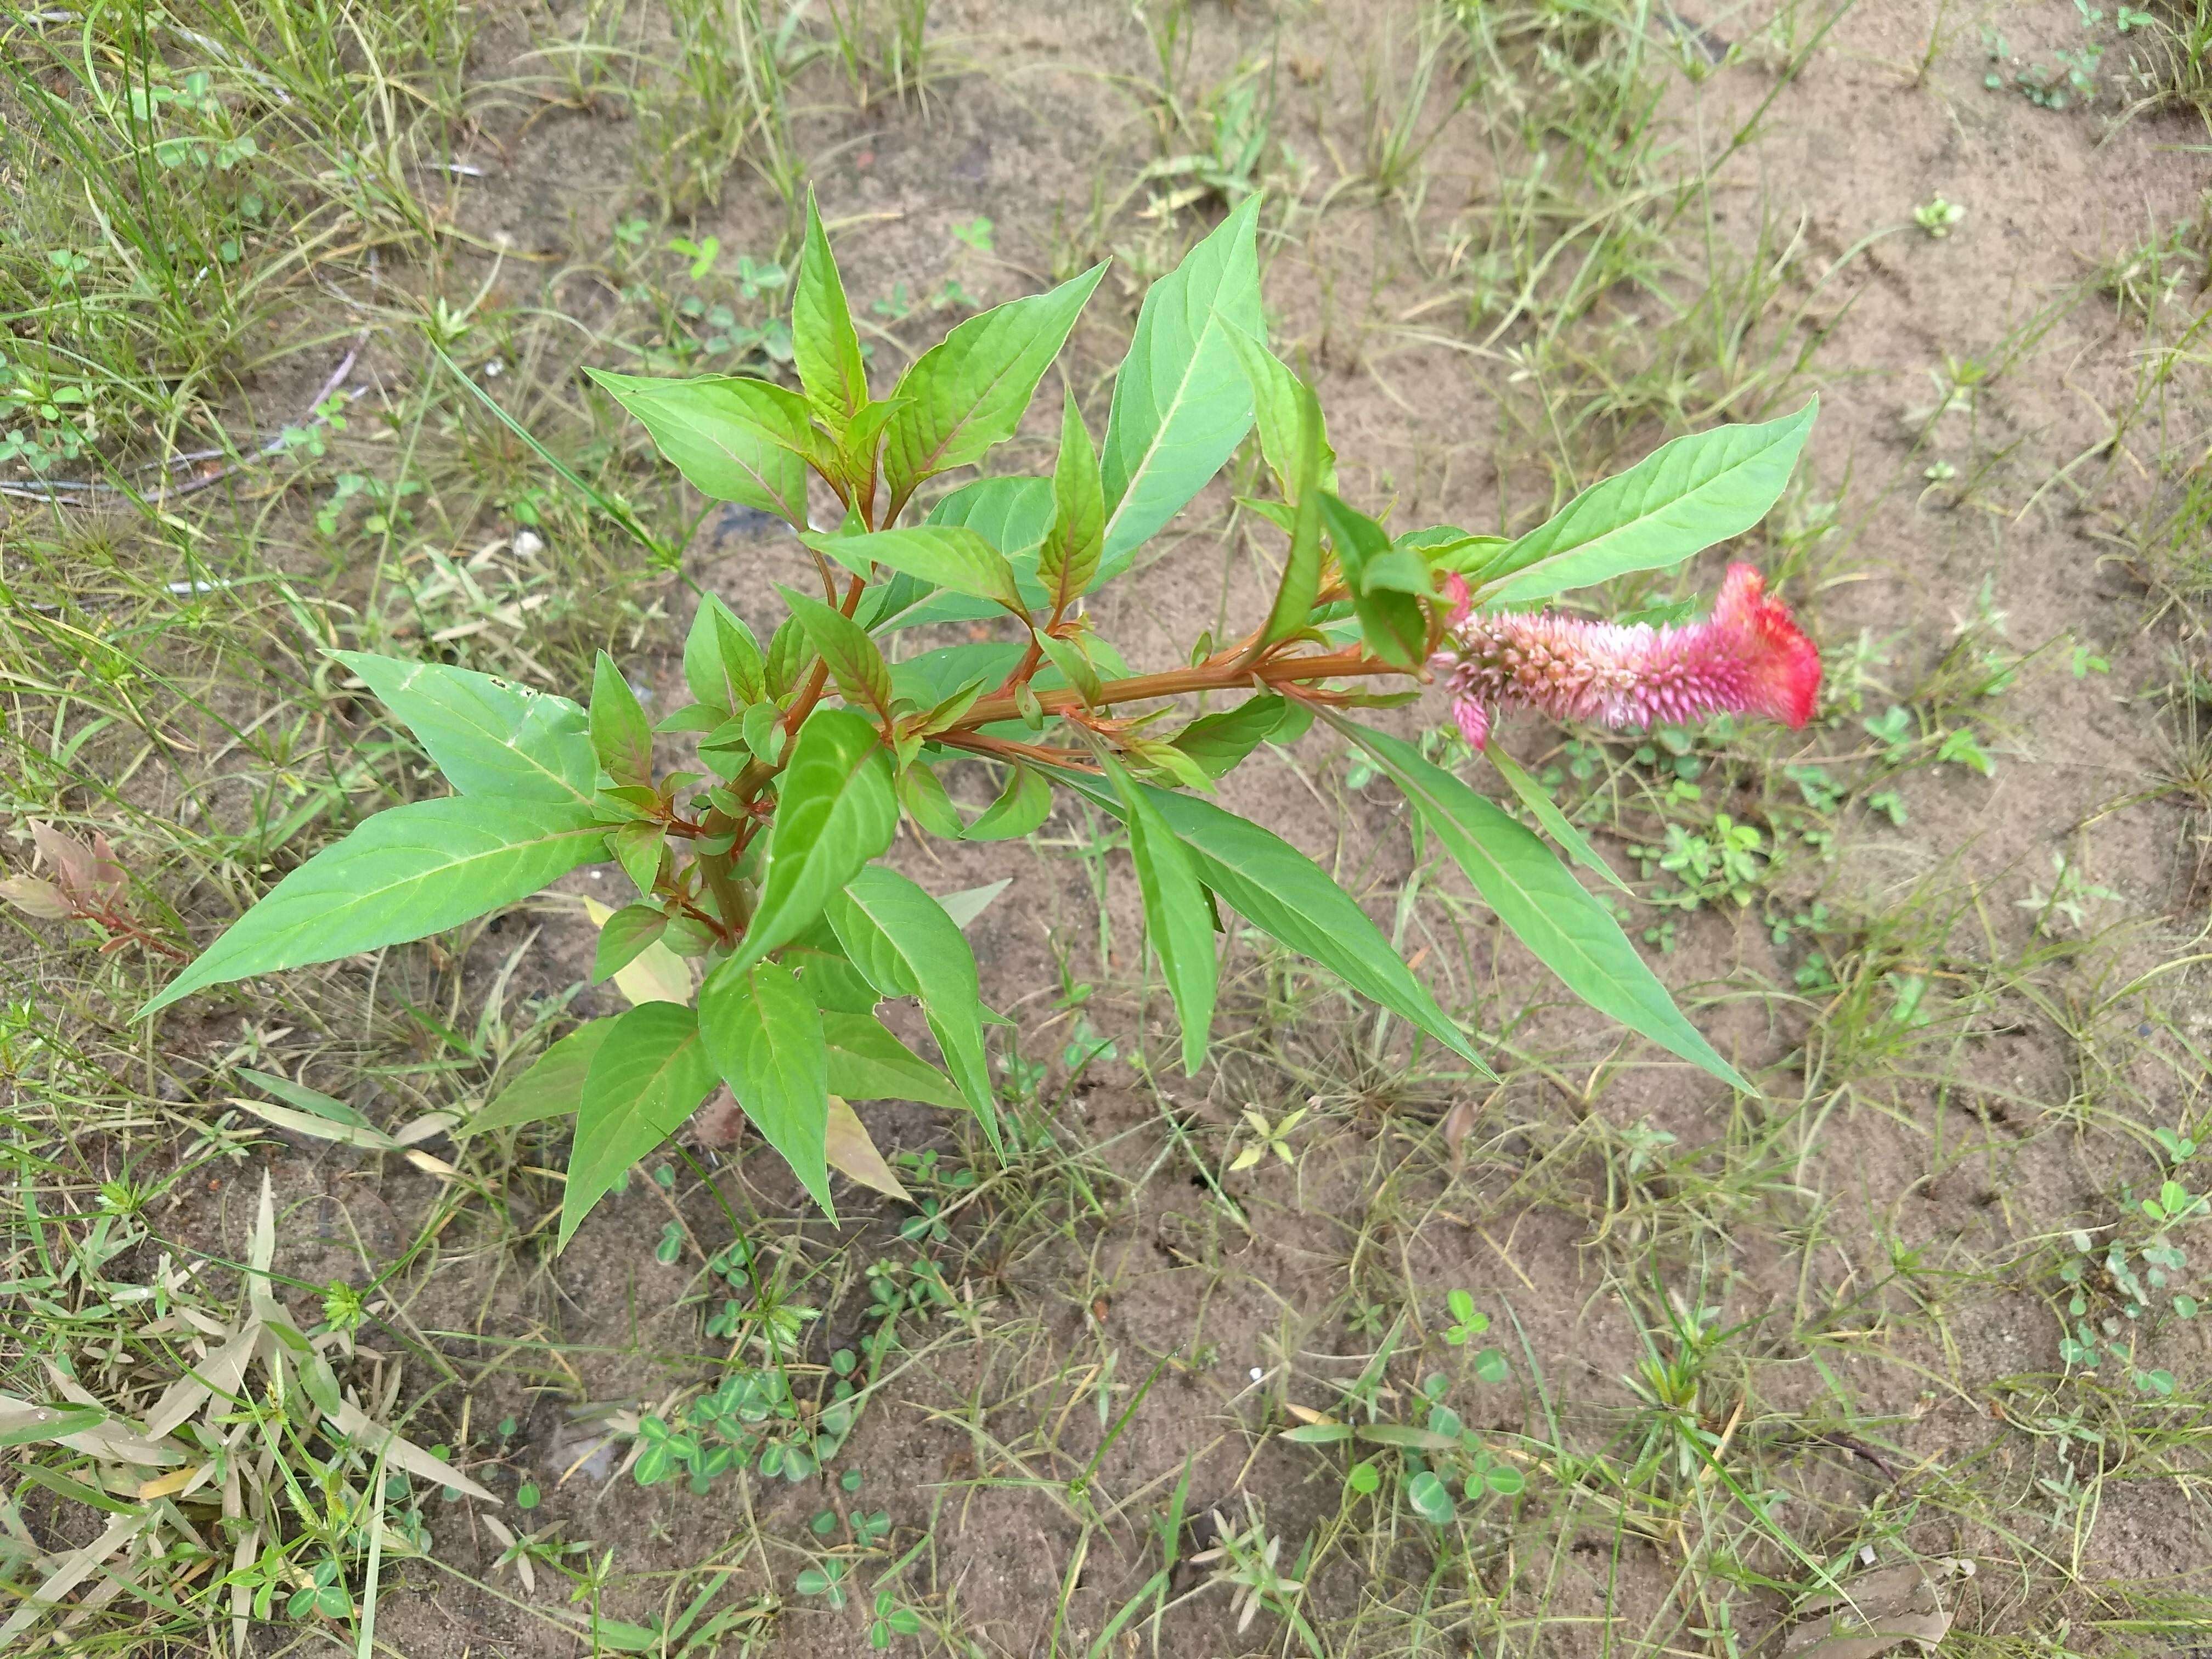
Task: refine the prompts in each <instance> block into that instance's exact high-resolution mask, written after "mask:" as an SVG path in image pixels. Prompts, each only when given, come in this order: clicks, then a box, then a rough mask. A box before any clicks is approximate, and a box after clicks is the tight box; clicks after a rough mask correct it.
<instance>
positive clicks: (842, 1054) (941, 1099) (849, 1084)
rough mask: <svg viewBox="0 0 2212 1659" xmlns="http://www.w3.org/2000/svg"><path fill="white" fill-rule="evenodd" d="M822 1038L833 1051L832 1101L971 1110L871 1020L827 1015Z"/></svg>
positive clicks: (866, 1016)
mask: <svg viewBox="0 0 2212 1659" xmlns="http://www.w3.org/2000/svg"><path fill="white" fill-rule="evenodd" d="M822 1036H823V1041H824V1042H827V1043H828V1044H829V1092H830V1093H831V1094H833V1095H842V1096H843V1097H845V1098H846V1099H847V1100H913V1101H919V1102H920V1103H921V1104H923V1105H925V1106H942V1107H944V1108H945V1109H946V1110H947V1111H954V1112H957V1111H962V1110H964V1109H966V1107H967V1104H968V1103H967V1102H966V1101H964V1100H963V1099H962V1098H961V1097H960V1091H958V1090H957V1089H955V1088H954V1087H953V1086H952V1085H951V1081H950V1080H949V1079H947V1078H946V1077H945V1073H942V1072H940V1071H939V1070H938V1069H937V1067H935V1066H932V1065H931V1064H930V1063H929V1062H928V1061H927V1060H924V1059H923V1058H922V1057H921V1055H920V1054H916V1053H915V1051H914V1050H913V1049H911V1048H908V1047H907V1046H906V1044H904V1043H903V1042H900V1041H899V1040H898V1039H897V1038H896V1036H892V1035H891V1034H890V1032H889V1031H887V1030H884V1025H883V1022H882V1021H881V1020H879V1019H878V1018H876V1017H875V1016H874V1015H872V1014H854V1013H835V1012H829V1011H828V1010H826V1009H825V1010H824V1011H823V1015H822Z"/></svg>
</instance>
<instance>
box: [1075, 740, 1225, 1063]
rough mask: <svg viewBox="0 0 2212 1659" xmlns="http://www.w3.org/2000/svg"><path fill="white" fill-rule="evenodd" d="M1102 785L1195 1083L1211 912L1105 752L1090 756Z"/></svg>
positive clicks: (1184, 851)
mask: <svg viewBox="0 0 2212 1659" xmlns="http://www.w3.org/2000/svg"><path fill="white" fill-rule="evenodd" d="M1098 761H1099V764H1100V765H1101V766H1102V767H1103V768H1104V769H1105V772H1106V778H1107V781H1109V783H1111V784H1112V785H1113V786H1114V793H1115V794H1117V795H1119V796H1120V797H1121V810H1122V814H1123V817H1122V821H1123V822H1124V823H1127V825H1128V827H1129V857H1130V860H1131V861H1132V862H1133V863H1134V864H1135V866H1137V887H1138V890H1139V891H1140V892H1141V893H1142V894H1143V896H1144V901H1145V934H1146V938H1147V939H1150V940H1151V941H1152V950H1153V951H1154V952H1155V953H1156V954H1158V957H1159V959H1160V967H1161V969H1162V970H1163V971H1164V972H1165V974H1166V975H1167V981H1168V991H1169V994H1170V995H1171V996H1173V997H1174V998H1175V1006H1176V1018H1178V1019H1180V1020H1181V1021H1182V1069H1183V1072H1184V1073H1185V1074H1186V1075H1188V1076H1190V1077H1196V1076H1197V1075H1198V1068H1199V1066H1201V1065H1202V1064H1204V1063H1205V1060H1206V1036H1207V1034H1208V1033H1209V1032H1210V1031H1211V1030H1212V1025H1213V999H1214V993H1215V990H1216V987H1217V986H1218V981H1219V977H1220V964H1219V963H1218V961H1217V960H1216V959H1215V957H1214V954H1213V907H1212V905H1211V904H1209V903H1207V902H1206V890H1205V888H1203V887H1201V886H1200V885H1199V880H1198V866H1197V861H1196V860H1194V859H1193V858H1192V857H1191V855H1190V852H1189V849H1188V848H1185V847H1184V846H1183V844H1182V841H1181V839H1179V838H1178V837H1177V836H1176V832H1175V831H1174V830H1173V829H1170V828H1169V827H1168V822H1167V820H1166V819H1165V818H1164V817H1161V816H1160V810H1159V808H1158V807H1157V806H1155V805H1152V801H1151V800H1150V799H1149V798H1147V797H1146V794H1145V793H1144V791H1142V790H1141V789H1139V788H1138V787H1137V784H1136V781H1135V780H1134V779H1133V778H1132V777H1131V776H1130V775H1129V774H1128V772H1127V769H1125V768H1124V767H1123V766H1122V765H1121V763H1120V762H1118V761H1116V760H1115V758H1114V757H1113V756H1112V755H1110V754H1109V753H1108V752H1107V751H1106V750H1103V749H1101V750H1099V751H1098Z"/></svg>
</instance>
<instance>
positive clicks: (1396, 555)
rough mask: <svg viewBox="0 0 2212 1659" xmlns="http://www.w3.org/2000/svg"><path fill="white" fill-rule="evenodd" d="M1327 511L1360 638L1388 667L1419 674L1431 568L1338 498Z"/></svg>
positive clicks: (1324, 500) (1327, 503) (1325, 504)
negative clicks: (1392, 666) (1426, 597)
mask: <svg viewBox="0 0 2212 1659" xmlns="http://www.w3.org/2000/svg"><path fill="white" fill-rule="evenodd" d="M1316 493H1318V492H1316ZM1321 506H1322V519H1323V520H1324V521H1325V522H1326V523H1327V524H1328V533H1329V539H1330V541H1331V542H1332V543H1334V545H1335V547H1336V558H1337V562H1338V563H1340V564H1341V565H1342V566H1343V567H1344V579H1345V583H1346V586H1349V587H1350V588H1351V589H1352V610H1353V611H1355V612H1357V613H1358V617H1359V632H1360V637H1361V638H1362V639H1363V640H1364V641H1365V642H1366V646H1367V648H1368V649H1369V650H1370V651H1372V652H1373V653H1375V654H1376V656H1378V657H1380V658H1382V659H1383V660H1384V661H1385V662H1392V663H1396V664H1397V665H1399V666H1400V667H1401V668H1405V669H1407V670H1409V671H1410V670H1413V669H1417V668H1419V666H1420V665H1421V660H1422V659H1423V657H1424V655H1425V653H1426V652H1427V649H1428V642H1429V613H1428V610H1427V607H1426V606H1425V605H1423V604H1422V602H1421V597H1420V596H1422V595H1425V594H1426V593H1427V592H1429V588H1430V584H1431V577H1430V575H1429V568H1428V566H1427V565H1426V564H1425V563H1424V562H1422V560H1421V556H1420V555H1419V554H1418V553H1416V552H1414V551H1413V550H1411V549H1409V548H1401V547H1394V546H1393V545H1392V544H1391V542H1390V538H1389V535H1388V534H1387V533H1386V532H1384V530H1383V526H1381V525H1379V524H1376V522H1375V520H1372V519H1370V518H1369V517H1368V516H1367V515H1366V514H1365V513H1361V512H1358V511H1357V510H1355V509H1354V508H1352V507H1346V505H1345V504H1344V503H1343V502H1342V501H1339V500H1337V498H1336V497H1335V496H1334V495H1322V496H1321ZM1299 622H1300V624H1301V625H1303V623H1304V617H1300V618H1299ZM1269 625H1270V626H1273V618H1272V617H1271V618H1270V623H1269Z"/></svg>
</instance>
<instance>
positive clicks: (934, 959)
mask: <svg viewBox="0 0 2212 1659" xmlns="http://www.w3.org/2000/svg"><path fill="white" fill-rule="evenodd" d="M829 925H830V926H831V927H834V928H835V929H836V933H837V942H838V943H839V944H841V945H843V946H844V947H845V954H846V955H847V956H848V957H851V958H852V961H853V965H854V967H856V968H858V969H860V971H861V972H862V973H863V974H865V975H867V978H868V982H869V983H870V984H872V985H873V986H874V987H876V989H878V991H880V992H882V993H883V994H884V995H885V996H887V997H919V998H921V1010H922V1015H923V1017H924V1018H926V1019H927V1020H928V1022H929V1030H930V1034H931V1035H932V1036H934V1037H936V1039H937V1046H938V1047H939V1048H942V1049H943V1050H944V1051H945V1068H946V1069H947V1070H948V1071H950V1072H951V1073H952V1079H953V1081H954V1082H956V1083H957V1084H958V1085H960V1092H961V1094H962V1096H963V1097H964V1098H965V1099H966V1100H967V1102H968V1104H969V1106H970V1107H972V1108H973V1109H975V1115H976V1116H977V1117H978V1118H980V1119H981V1120H982V1124H983V1133H985V1134H986V1135H987V1136H988V1137H989V1138H990V1141H991V1145H992V1146H994V1147H997V1146H999V1145H1000V1139H999V1112H998V1102H997V1100H996V1098H995V1097H994V1096H993V1094H992V1092H991V1073H990V1068H989V1066H988V1065H987V1063H986V1061H985V1058H984V1050H983V995H982V990H981V984H980V981H978V979H977V976H976V973H975V952H974V951H970V950H969V948H968V941H967V939H965V938H964V937H963V935H962V933H961V932H960V927H959V924H957V922H955V921H953V920H952V918H951V916H949V915H946V914H945V907H944V906H942V905H941V904H939V902H937V901H936V900H935V899H933V898H932V897H930V896H929V895H928V894H927V893H926V892H924V891H922V890H921V888H919V887H917V886H915V884H913V883H912V882H910V881H908V879H907V878H905V877H904V876H902V875H900V874H899V873H898V872H896V870H889V869H886V868H884V866H882V865H879V864H872V865H870V866H868V867H867V868H866V869H865V870H863V871H861V872H860V873H859V874H858V875H857V876H855V877H854V878H853V879H852V880H851V881H849V882H848V883H847V884H846V885H845V890H844V892H843V893H842V894H841V895H840V896H838V897H837V898H836V899H835V900H834V901H832V902H831V903H830V905H829Z"/></svg>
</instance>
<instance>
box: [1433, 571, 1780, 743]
mask: <svg viewBox="0 0 2212 1659" xmlns="http://www.w3.org/2000/svg"><path fill="white" fill-rule="evenodd" d="M1453 580H1455V581H1456V580H1458V579H1457V578H1454V579H1453ZM1462 589H1463V584H1462V588H1460V589H1455V590H1454V591H1455V593H1457V592H1462ZM1472 611H1473V606H1472V605H1471V604H1469V603H1468V602H1467V601H1466V600H1465V599H1462V600H1461V602H1460V603H1459V604H1458V605H1455V607H1454V610H1453V615H1452V620H1451V629H1450V633H1449V641H1448V644H1447V647H1446V648H1445V649H1444V650H1443V652H1441V653H1438V655H1437V658H1436V659H1435V662H1434V666H1435V667H1436V668H1437V671H1439V672H1441V673H1442V674H1443V675H1444V676H1445V677H1446V684H1448V685H1449V687H1450V690H1451V694H1452V717H1453V719H1455V720H1457V721H1458V722H1459V729H1460V731H1461V732H1462V733H1463V734H1464V735H1465V736H1466V738H1467V740H1468V742H1469V743H1471V744H1474V746H1475V747H1476V748H1477V749H1480V748H1481V747H1482V746H1483V744H1484V742H1485V740H1486V738H1488V737H1489V735H1490V720H1491V711H1492V709H1493V708H1496V707H1497V706H1498V705H1499V704H1501V703H1504V704H1517V705H1519V706H1520V707H1522V708H1533V709H1535V710H1537V711H1538V712H1540V713H1541V714H1548V715H1550V716H1551V717H1552V718H1553V720H1580V721H1583V722H1584V723H1586V724H1589V725H1592V726H1607V727H1610V728H1612V729H1613V730H1615V731H1620V730H1625V729H1632V728H1635V727H1639V726H1656V725H1661V724H1665V723H1674V724H1677V725H1680V724H1686V723H1688V722H1690V721H1693V720H1703V719H1704V718H1705V716H1706V715H1708V714H1761V715H1764V716H1765V717H1766V718H1767V719H1768V720H1780V721H1781V722H1782V723H1783V724H1784V725H1785V726H1791V727H1793V728H1794V727H1796V726H1802V725H1804V724H1805V722H1806V721H1807V720H1810V719H1812V718H1813V709H1814V705H1815V704H1816V703H1818V702H1820V653H1819V652H1818V651H1816V650H1814V648H1813V641H1810V640H1808V639H1807V638H1806V637H1805V634H1804V630H1802V629H1800V628H1799V627H1798V626H1797V623H1796V619H1795V618H1794V617H1791V616H1790V608H1789V606H1787V605H1784V604H1782V603H1781V602H1780V601H1779V600H1777V599H1769V598H1767V596H1766V581H1765V578H1764V577H1762V576H1761V575H1760V574H1759V572H1758V571H1756V570H1754V569H1753V568H1751V567H1750V566H1749V565H1747V564H1732V565H1730V566H1729V572H1728V577H1727V580H1724V581H1723V582H1722V584H1721V592H1720V598H1719V599H1717V600H1715V601H1714V604H1713V613H1712V615H1711V616H1710V617H1706V618H1705V621H1703V622H1701V623H1691V624H1690V625H1689V626H1687V627H1682V628H1674V627H1669V628H1654V627H1652V626H1651V624H1650V623H1607V622H1593V621H1591V620H1589V618H1588V617H1565V616H1560V615H1559V614H1557V613H1556V612H1553V611H1540V612H1538V613H1536V614H1535V615H1533V616H1530V615H1528V614H1525V613H1518V612H1513V611H1499V612H1494V613H1492V614H1489V615H1486V616H1475V615H1473V614H1471V613H1472Z"/></svg>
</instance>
